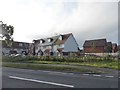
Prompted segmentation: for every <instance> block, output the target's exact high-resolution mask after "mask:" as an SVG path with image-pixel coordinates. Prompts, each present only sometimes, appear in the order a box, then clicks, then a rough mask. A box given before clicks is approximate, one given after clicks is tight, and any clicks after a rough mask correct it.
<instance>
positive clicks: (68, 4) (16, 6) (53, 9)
mask: <svg viewBox="0 0 120 90" xmlns="http://www.w3.org/2000/svg"><path fill="white" fill-rule="evenodd" d="M98 1H99V0H0V21H1V20H2V21H3V23H7V24H8V25H13V26H14V28H15V29H14V30H15V32H14V36H13V37H14V40H15V41H23V42H32V40H33V39H40V38H45V37H48V36H54V35H56V34H64V33H73V35H74V37H75V39H76V41H77V42H78V44H79V46H80V48H81V47H82V46H83V43H84V41H85V40H89V39H101V38H106V39H107V41H112V42H114V43H117V42H118V3H117V1H118V0H102V1H99V2H98ZM108 1H109V2H108Z"/></svg>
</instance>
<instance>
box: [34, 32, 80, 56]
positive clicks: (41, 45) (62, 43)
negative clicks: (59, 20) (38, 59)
mask: <svg viewBox="0 0 120 90" xmlns="http://www.w3.org/2000/svg"><path fill="white" fill-rule="evenodd" d="M34 45H35V53H36V54H37V55H39V56H62V55H68V54H69V53H77V52H78V50H79V47H78V44H77V42H76V40H75V38H74V36H73V34H72V33H70V34H64V35H61V34H60V35H57V36H53V37H48V38H44V39H38V40H34Z"/></svg>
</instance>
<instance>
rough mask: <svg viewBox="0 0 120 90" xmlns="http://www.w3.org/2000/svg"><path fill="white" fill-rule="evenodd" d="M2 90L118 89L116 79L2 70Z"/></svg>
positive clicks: (112, 77)
mask: <svg viewBox="0 0 120 90" xmlns="http://www.w3.org/2000/svg"><path fill="white" fill-rule="evenodd" d="M2 87H3V88H118V77H116V76H110V75H109V76H107V75H97V74H85V73H79V74H77V73H66V72H58V71H44V70H28V69H16V68H7V67H4V68H3V72H2Z"/></svg>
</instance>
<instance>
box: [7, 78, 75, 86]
mask: <svg viewBox="0 0 120 90" xmlns="http://www.w3.org/2000/svg"><path fill="white" fill-rule="evenodd" d="M9 78H12V79H18V80H25V81H32V82H39V83H45V84H51V85H57V86H64V87H71V88H73V87H74V86H72V85H66V84H60V83H54V82H47V81H40V80H35V79H27V78H21V77H16V76H9Z"/></svg>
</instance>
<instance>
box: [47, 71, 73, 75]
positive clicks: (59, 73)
mask: <svg viewBox="0 0 120 90" xmlns="http://www.w3.org/2000/svg"><path fill="white" fill-rule="evenodd" d="M49 74H69V75H73V73H63V72H50V73H49Z"/></svg>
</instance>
